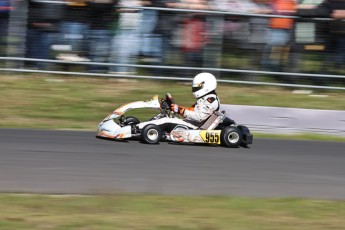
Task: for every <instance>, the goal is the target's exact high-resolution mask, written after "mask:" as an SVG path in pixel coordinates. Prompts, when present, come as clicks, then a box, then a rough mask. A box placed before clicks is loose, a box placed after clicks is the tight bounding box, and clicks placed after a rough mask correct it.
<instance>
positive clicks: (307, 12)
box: [297, 0, 345, 70]
mask: <svg viewBox="0 0 345 230" xmlns="http://www.w3.org/2000/svg"><path fill="white" fill-rule="evenodd" d="M297 14H298V15H299V16H303V17H330V18H333V19H334V20H332V21H331V22H329V26H328V34H329V39H328V42H327V45H326V52H327V53H328V54H327V59H328V60H329V63H335V66H334V67H333V68H332V69H333V70H338V69H342V68H343V67H344V63H345V22H344V20H343V19H345V1H344V0H325V1H323V2H322V3H321V4H319V5H317V6H313V5H299V6H298V10H297Z"/></svg>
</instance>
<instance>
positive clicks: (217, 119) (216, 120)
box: [198, 111, 225, 130]
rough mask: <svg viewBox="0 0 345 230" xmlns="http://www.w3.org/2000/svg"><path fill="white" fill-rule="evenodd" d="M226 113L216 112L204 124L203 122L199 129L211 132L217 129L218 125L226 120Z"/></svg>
mask: <svg viewBox="0 0 345 230" xmlns="http://www.w3.org/2000/svg"><path fill="white" fill-rule="evenodd" d="M224 113H225V111H222V112H218V111H214V112H213V113H212V114H211V115H210V116H209V117H208V118H207V119H206V120H205V121H204V122H202V123H201V124H200V125H199V126H198V129H201V130H211V129H214V128H215V127H217V125H218V124H220V123H221V122H222V121H223V119H224Z"/></svg>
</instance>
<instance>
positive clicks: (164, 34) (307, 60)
mask: <svg viewBox="0 0 345 230" xmlns="http://www.w3.org/2000/svg"><path fill="white" fill-rule="evenodd" d="M29 2H36V3H35V4H38V3H37V2H39V4H46V5H48V6H49V7H48V8H47V10H46V12H45V13H46V15H36V16H35V13H34V12H35V11H34V10H33V9H35V8H33V6H32V5H30V4H29V3H28V1H14V3H15V4H16V5H15V6H14V8H15V10H13V11H11V12H10V14H9V17H8V30H7V31H6V32H7V37H8V40H7V42H6V43H1V50H2V52H1V56H2V57H0V61H1V68H0V70H2V71H9V72H29V73H30V72H31V73H32V72H34V73H53V74H69V75H78V76H106V77H127V78H153V79H171V80H186V81H189V80H191V78H192V77H193V75H194V73H196V72H200V71H209V72H212V73H214V74H215V75H216V76H217V77H218V79H219V81H220V82H227V83H235V84H251V85H273V86H282V87H294V88H315V89H334V90H345V76H344V73H345V70H344V64H343V63H340V67H339V66H332V65H333V64H334V61H333V56H332V55H333V54H332V53H331V55H328V54H329V53H328V52H327V50H325V47H326V43H327V42H328V41H330V37H327V35H326V34H325V33H320V31H322V30H323V29H324V28H323V27H322V26H325V25H326V24H327V22H328V21H330V20H331V19H329V18H313V19H302V18H300V17H297V16H282V15H266V14H253V13H244V12H225V11H216V10H186V9H176V8H158V7H149V8H148V7H127V8H130V9H132V10H135V12H132V13H131V14H132V15H137V16H142V20H141V21H140V20H138V19H137V21H136V23H137V24H136V26H135V27H133V25H132V27H130V26H131V25H127V26H129V28H125V29H127V30H132V32H133V34H130V35H128V34H125V33H123V34H122V33H120V32H124V31H123V30H122V29H123V28H121V23H119V24H120V25H117V28H116V29H114V28H113V29H109V28H110V26H112V23H111V22H109V26H108V27H107V29H106V32H113V33H111V34H110V33H107V35H106V36H105V35H104V34H97V33H99V31H103V32H104V31H105V27H102V26H101V24H102V22H99V23H98V24H93V23H94V22H90V21H87V22H85V21H84V22H83V21H78V23H77V24H75V25H78V27H76V28H78V30H79V31H76V32H75V33H71V32H70V31H71V30H69V32H66V31H65V30H64V29H65V27H64V26H60V25H61V24H66V23H65V22H66V20H67V19H66V18H64V17H63V13H61V9H62V8H61V7H63V6H65V2H64V1H29ZM58 6H59V7H60V9H58V8H59V7H58ZM36 10H37V9H36ZM58 11H59V13H58ZM147 12H151V13H152V12H165V13H166V14H167V15H168V16H169V17H170V18H173V20H174V21H172V22H170V24H166V25H165V27H164V28H160V31H153V32H152V31H151V32H152V33H151V35H153V36H155V37H154V39H152V37H151V43H152V41H154V46H155V47H156V48H157V47H162V48H163V50H161V51H156V53H154V52H151V53H150V54H149V55H145V56H141V55H142V54H143V52H139V51H142V50H141V49H140V48H142V47H143V46H144V45H143V43H142V42H143V41H145V39H146V38H147V37H145V36H142V35H143V31H142V29H143V27H145V25H148V24H147V21H146V24H141V23H142V22H144V19H143V18H144V16H145V13H147ZM53 14H54V15H57V16H55V17H52V16H51V15H53ZM194 15H198V16H197V17H196V18H198V19H201V20H197V21H196V22H199V24H198V23H195V22H193V21H188V20H187V19H191V17H192V16H194ZM117 16H119V15H117ZM119 17H120V18H119ZM119 17H117V18H116V17H114V18H111V17H109V18H111V19H113V21H117V22H119V21H120V22H121V16H119ZM273 17H274V18H277V17H279V18H290V19H294V20H295V28H294V31H292V32H293V40H292V42H290V43H289V46H286V47H285V48H284V49H283V50H281V52H283V55H281V56H282V57H281V60H279V61H280V62H279V66H278V67H279V69H278V70H277V69H269V70H267V69H263V68H262V57H263V56H265V54H266V53H265V52H266V51H265V46H266V42H267V40H266V37H265V36H266V31H267V30H266V29H267V22H268V20H269V18H273ZM160 19H161V18H160ZM35 20H38V22H39V23H46V22H49V23H50V22H52V24H54V23H55V25H58V26H57V27H56V28H54V30H49V29H48V30H45V29H42V28H37V27H33V26H31V25H33V24H34V23H35ZM39 20H41V21H39ZM47 20H48V21H47ZM133 20H136V19H135V17H133ZM72 21H73V20H72ZM33 22H34V23H33ZM104 22H107V23H108V21H106V20H105V21H104ZM186 22H187V23H188V22H189V23H191V26H190V29H194V30H195V31H194V33H195V34H198V35H202V37H203V38H204V39H205V40H200V38H198V36H196V37H194V36H192V37H187V38H185V37H184V35H185V34H184V33H186V30H183V29H184V28H185V26H186ZM36 24H37V22H36ZM81 24H84V25H85V28H82V27H81V26H80V25H81ZM69 25H71V23H70V24H69ZM122 26H123V25H122ZM163 26H164V25H163ZM69 29H71V27H70V28H69ZM114 31H115V32H114ZM187 32H188V31H187ZM133 35H136V36H133ZM42 38H45V40H42ZM102 39H103V40H102ZM117 39H120V40H119V43H116V44H121V45H118V46H116V44H115V42H116V41H117ZM126 39H127V40H126ZM48 40H49V42H47V41H48ZM186 40H187V45H188V42H190V43H191V44H190V45H191V47H188V46H187V47H186V44H184V43H185V42H186ZM43 41H45V42H46V43H45V44H44V42H43ZM124 41H125V42H126V43H123V42H124ZM37 42H40V43H37ZM162 42H163V44H161V45H159V44H160V43H162ZM114 44H115V45H114ZM123 44H125V45H126V44H127V46H125V47H124V46H123ZM128 44H130V45H129V46H128ZM48 45H49V46H48ZM134 47H136V50H135V51H133V53H131V52H132V49H133V48H134ZM128 50H131V52H128ZM153 50H154V49H153ZM48 51H49V52H48ZM159 52H160V53H159ZM44 53H46V56H44V55H43V54H44ZM163 53H164V54H163ZM157 54H158V55H157ZM162 54H163V55H162ZM148 56H149V57H148ZM325 56H326V57H330V58H331V59H327V58H325ZM42 57H43V58H42ZM119 57H121V58H119ZM123 57H124V58H123ZM122 69H124V70H125V71H121V70H122Z"/></svg>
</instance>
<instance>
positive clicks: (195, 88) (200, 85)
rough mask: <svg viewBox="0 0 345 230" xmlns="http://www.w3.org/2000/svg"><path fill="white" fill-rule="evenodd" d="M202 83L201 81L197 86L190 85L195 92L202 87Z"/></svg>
mask: <svg viewBox="0 0 345 230" xmlns="http://www.w3.org/2000/svg"><path fill="white" fill-rule="evenodd" d="M204 83H205V82H201V83H199V84H198V85H197V86H193V87H192V91H193V93H195V92H197V91H199V90H200V89H202V88H204Z"/></svg>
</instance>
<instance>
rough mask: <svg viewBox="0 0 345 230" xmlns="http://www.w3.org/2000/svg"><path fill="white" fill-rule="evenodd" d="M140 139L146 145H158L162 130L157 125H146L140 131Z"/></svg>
mask: <svg viewBox="0 0 345 230" xmlns="http://www.w3.org/2000/svg"><path fill="white" fill-rule="evenodd" d="M141 138H142V140H143V142H145V143H147V144H158V143H159V141H160V140H161V138H162V129H161V128H160V127H159V126H158V125H154V124H149V125H146V126H145V127H144V128H143V129H142V131H141Z"/></svg>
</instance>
